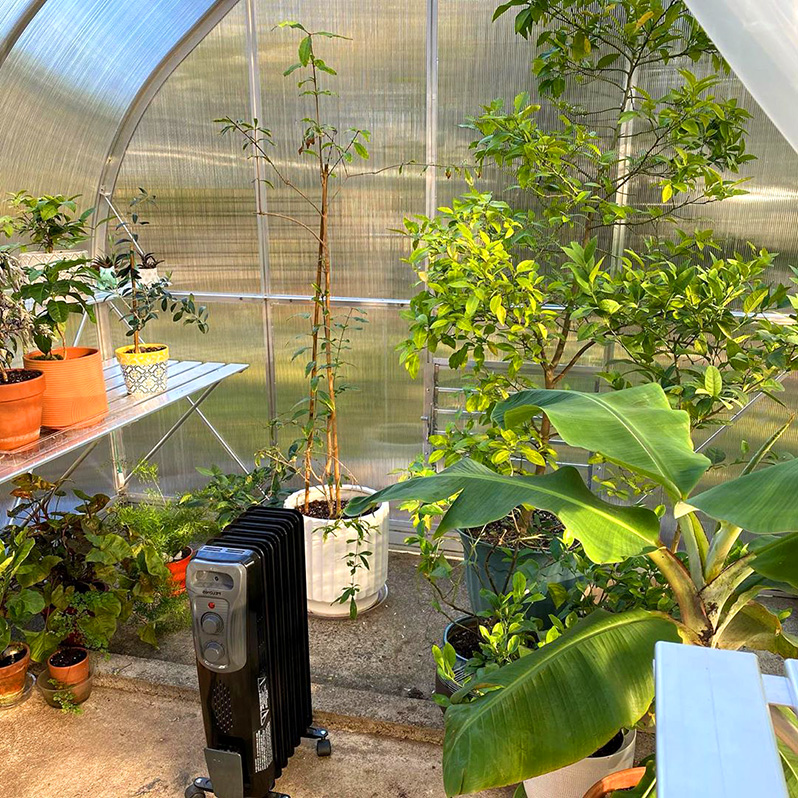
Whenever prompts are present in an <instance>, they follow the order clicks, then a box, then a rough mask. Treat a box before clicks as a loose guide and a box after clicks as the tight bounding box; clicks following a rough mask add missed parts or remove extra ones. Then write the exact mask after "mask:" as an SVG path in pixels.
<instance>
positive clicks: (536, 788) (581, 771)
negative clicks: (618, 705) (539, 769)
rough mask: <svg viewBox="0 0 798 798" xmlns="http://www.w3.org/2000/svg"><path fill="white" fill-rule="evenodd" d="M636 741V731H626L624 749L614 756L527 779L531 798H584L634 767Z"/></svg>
mask: <svg viewBox="0 0 798 798" xmlns="http://www.w3.org/2000/svg"><path fill="white" fill-rule="evenodd" d="M564 733H566V734H567V730H565V731H564ZM636 740H637V732H636V731H627V732H624V735H623V745H621V750H620V751H616V752H615V753H614V754H610V755H609V756H600V757H589V758H588V759H581V760H580V761H579V762H574V763H573V765H568V767H564V768H560V769H559V770H554V771H552V772H551V773H545V774H544V775H542V776H535V778H534V779H527V780H526V781H525V782H524V790H525V791H526V794H527V798H584V796H585V793H586V792H587V791H588V790H589V789H590V788H591V787H592V786H593V785H594V784H595V783H596V782H597V781H598V780H599V779H603V778H604V777H605V776H609V775H610V773H615V772H616V771H618V770H626V768H630V767H632V766H633V765H634V760H635V742H636Z"/></svg>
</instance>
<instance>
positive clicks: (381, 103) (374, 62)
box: [258, 0, 426, 297]
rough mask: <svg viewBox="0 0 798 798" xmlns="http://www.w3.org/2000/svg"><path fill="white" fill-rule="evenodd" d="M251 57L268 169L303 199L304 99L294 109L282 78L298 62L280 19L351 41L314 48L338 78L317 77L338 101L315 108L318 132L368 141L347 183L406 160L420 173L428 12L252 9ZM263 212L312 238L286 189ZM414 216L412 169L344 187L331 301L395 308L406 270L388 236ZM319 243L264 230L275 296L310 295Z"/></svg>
mask: <svg viewBox="0 0 798 798" xmlns="http://www.w3.org/2000/svg"><path fill="white" fill-rule="evenodd" d="M258 12H259V19H260V24H259V30H258V39H259V49H260V77H261V86H262V105H263V111H262V116H263V125H264V126H265V127H267V128H269V129H270V130H271V131H272V134H273V137H274V140H275V143H276V145H277V146H276V148H275V150H274V152H275V154H276V161H277V163H278V164H279V166H280V168H281V169H284V170H285V173H286V175H290V176H291V177H292V179H294V180H295V181H296V182H297V183H298V186H299V187H300V188H301V189H302V190H303V191H304V192H306V193H307V194H308V196H310V197H311V198H314V197H318V195H319V189H318V166H316V172H315V177H314V166H313V161H312V160H311V159H310V158H308V157H307V156H300V155H298V154H297V153H298V150H299V149H300V146H301V143H302V131H303V129H304V124H303V123H302V122H301V121H300V120H301V119H302V118H303V117H306V116H310V114H311V111H312V104H311V98H309V97H302V98H297V86H296V84H297V81H298V76H300V75H301V74H302V73H301V72H299V71H298V72H295V73H294V74H293V75H291V76H290V77H288V78H286V77H283V74H282V73H283V71H284V70H285V69H286V67H288V66H290V65H291V64H293V63H294V62H295V61H296V60H297V57H296V50H297V45H298V44H299V39H300V36H299V35H298V33H297V32H296V31H294V30H278V31H272V28H273V27H274V25H276V24H277V23H278V22H280V21H282V20H285V19H293V20H298V21H300V22H301V23H302V24H303V25H305V27H306V28H308V29H309V30H318V29H321V30H329V31H333V32H335V33H339V34H341V35H344V36H348V37H350V39H351V41H345V40H340V39H332V40H331V39H319V40H318V41H317V44H316V46H317V52H318V54H319V55H320V56H321V57H322V58H323V59H324V60H325V61H326V62H327V63H329V64H330V65H331V66H333V67H334V68H335V69H336V70H337V71H338V75H337V76H335V77H332V76H329V75H322V76H321V78H322V80H323V86H324V88H328V89H330V90H332V91H335V92H337V94H338V96H337V97H323V98H322V109H323V111H322V113H323V121H326V122H328V123H330V124H332V125H334V126H336V127H337V128H338V129H339V130H340V131H341V134H342V136H344V135H345V132H344V131H345V130H346V129H347V128H352V127H355V128H366V129H368V130H370V131H371V134H372V138H371V143H370V144H369V145H368V149H369V151H370V158H369V160H368V161H365V162H362V161H359V160H356V161H355V163H354V164H352V166H351V168H350V171H351V172H353V173H354V172H364V171H377V170H380V169H383V168H384V167H387V166H391V165H398V164H400V163H402V162H407V161H411V160H415V161H418V162H423V161H424V158H425V154H424V121H425V101H426V99H425V98H426V88H425V86H426V83H425V44H426V4H425V2H423V0H409V2H406V3H374V2H370V0H347V1H346V2H344V0H337V1H336V2H329V3H324V4H319V3H317V2H313V0H281V2H266V1H265V0H264V2H260V3H259V4H258ZM267 203H268V210H269V211H273V212H276V213H280V214H284V215H288V216H296V217H298V218H299V219H300V220H301V221H303V222H305V223H307V224H308V225H310V226H311V227H313V228H314V229H315V228H317V227H318V220H317V218H316V217H314V215H313V211H312V209H310V210H309V209H308V206H307V205H306V204H305V203H304V201H303V200H302V199H301V198H300V197H298V196H297V195H296V194H295V193H294V192H292V191H291V190H290V189H287V188H286V187H285V186H282V185H280V184H279V181H276V182H275V188H274V190H271V189H269V190H267ZM423 210H424V177H423V175H422V174H421V168H420V167H419V166H415V167H408V168H407V169H405V170H404V171H403V174H401V175H400V174H399V173H398V170H388V171H384V172H382V173H380V174H378V175H369V176H361V177H356V178H352V179H350V180H349V181H348V182H347V183H346V185H345V186H344V187H343V188H342V190H341V193H340V195H339V198H338V199H337V200H336V201H335V202H334V204H333V210H332V217H331V227H330V231H331V233H330V235H331V252H332V259H333V264H334V268H335V274H334V278H333V279H334V292H335V293H336V294H338V295H339V296H360V297H405V296H408V294H409V292H410V286H411V284H412V281H411V279H410V270H409V269H408V268H407V267H406V266H405V265H404V264H402V263H401V258H402V257H403V256H404V255H405V254H406V249H407V247H406V243H405V242H404V240H403V239H402V238H401V236H399V235H398V234H397V233H395V232H392V229H395V228H400V227H401V226H402V218H403V216H404V215H405V214H412V213H422V212H423ZM317 248H318V244H317V242H316V241H315V239H314V238H313V237H312V236H311V235H309V234H308V233H307V232H305V231H304V230H303V229H302V228H301V227H298V226H297V225H295V224H292V223H291V222H289V221H286V220H285V219H278V218H270V219H269V268H270V273H271V289H272V291H273V292H274V293H290V294H304V295H307V294H310V293H312V290H311V288H310V286H311V284H312V282H313V281H314V279H315V262H316V251H317Z"/></svg>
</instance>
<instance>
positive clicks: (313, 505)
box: [297, 499, 374, 521]
mask: <svg viewBox="0 0 798 798" xmlns="http://www.w3.org/2000/svg"><path fill="white" fill-rule="evenodd" d="M347 504H349V500H348V499H342V500H341V515H339V516H338V517H339V518H344V517H346V516H345V513H344V510H346V505H347ZM297 509H298V510H299V512H301V513H302V515H304V516H307V517H308V518H322V519H324V520H327V519H329V520H330V521H332V520H333V517H332V516H331V515H330V506H329V505H328V504H327V502H326V501H325V500H324V499H316V500H315V501H312V502H309V503H308V506H307V510H306V509H305V505H304V504H300V505H299V507H298V508H297ZM373 514H374V509H370V510H368V512H365V513H360V515H357V516H352V517H353V518H362V517H363V516H366V515H373Z"/></svg>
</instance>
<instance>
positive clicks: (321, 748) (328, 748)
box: [316, 737, 332, 756]
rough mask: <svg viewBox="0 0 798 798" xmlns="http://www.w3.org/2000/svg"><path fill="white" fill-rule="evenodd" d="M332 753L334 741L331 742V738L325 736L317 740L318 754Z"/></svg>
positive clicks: (326, 754)
mask: <svg viewBox="0 0 798 798" xmlns="http://www.w3.org/2000/svg"><path fill="white" fill-rule="evenodd" d="M331 755H332V743H331V742H330V740H329V738H327V737H324V738H323V739H321V740H317V741H316V756H331Z"/></svg>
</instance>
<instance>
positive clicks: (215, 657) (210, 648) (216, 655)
mask: <svg viewBox="0 0 798 798" xmlns="http://www.w3.org/2000/svg"><path fill="white" fill-rule="evenodd" d="M202 656H203V657H205V659H206V660H207V661H208V662H210V663H211V664H213V665H216V664H217V663H219V662H221V661H222V660H223V659H224V646H222V645H220V644H219V643H208V645H207V646H205V648H203V649H202Z"/></svg>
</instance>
